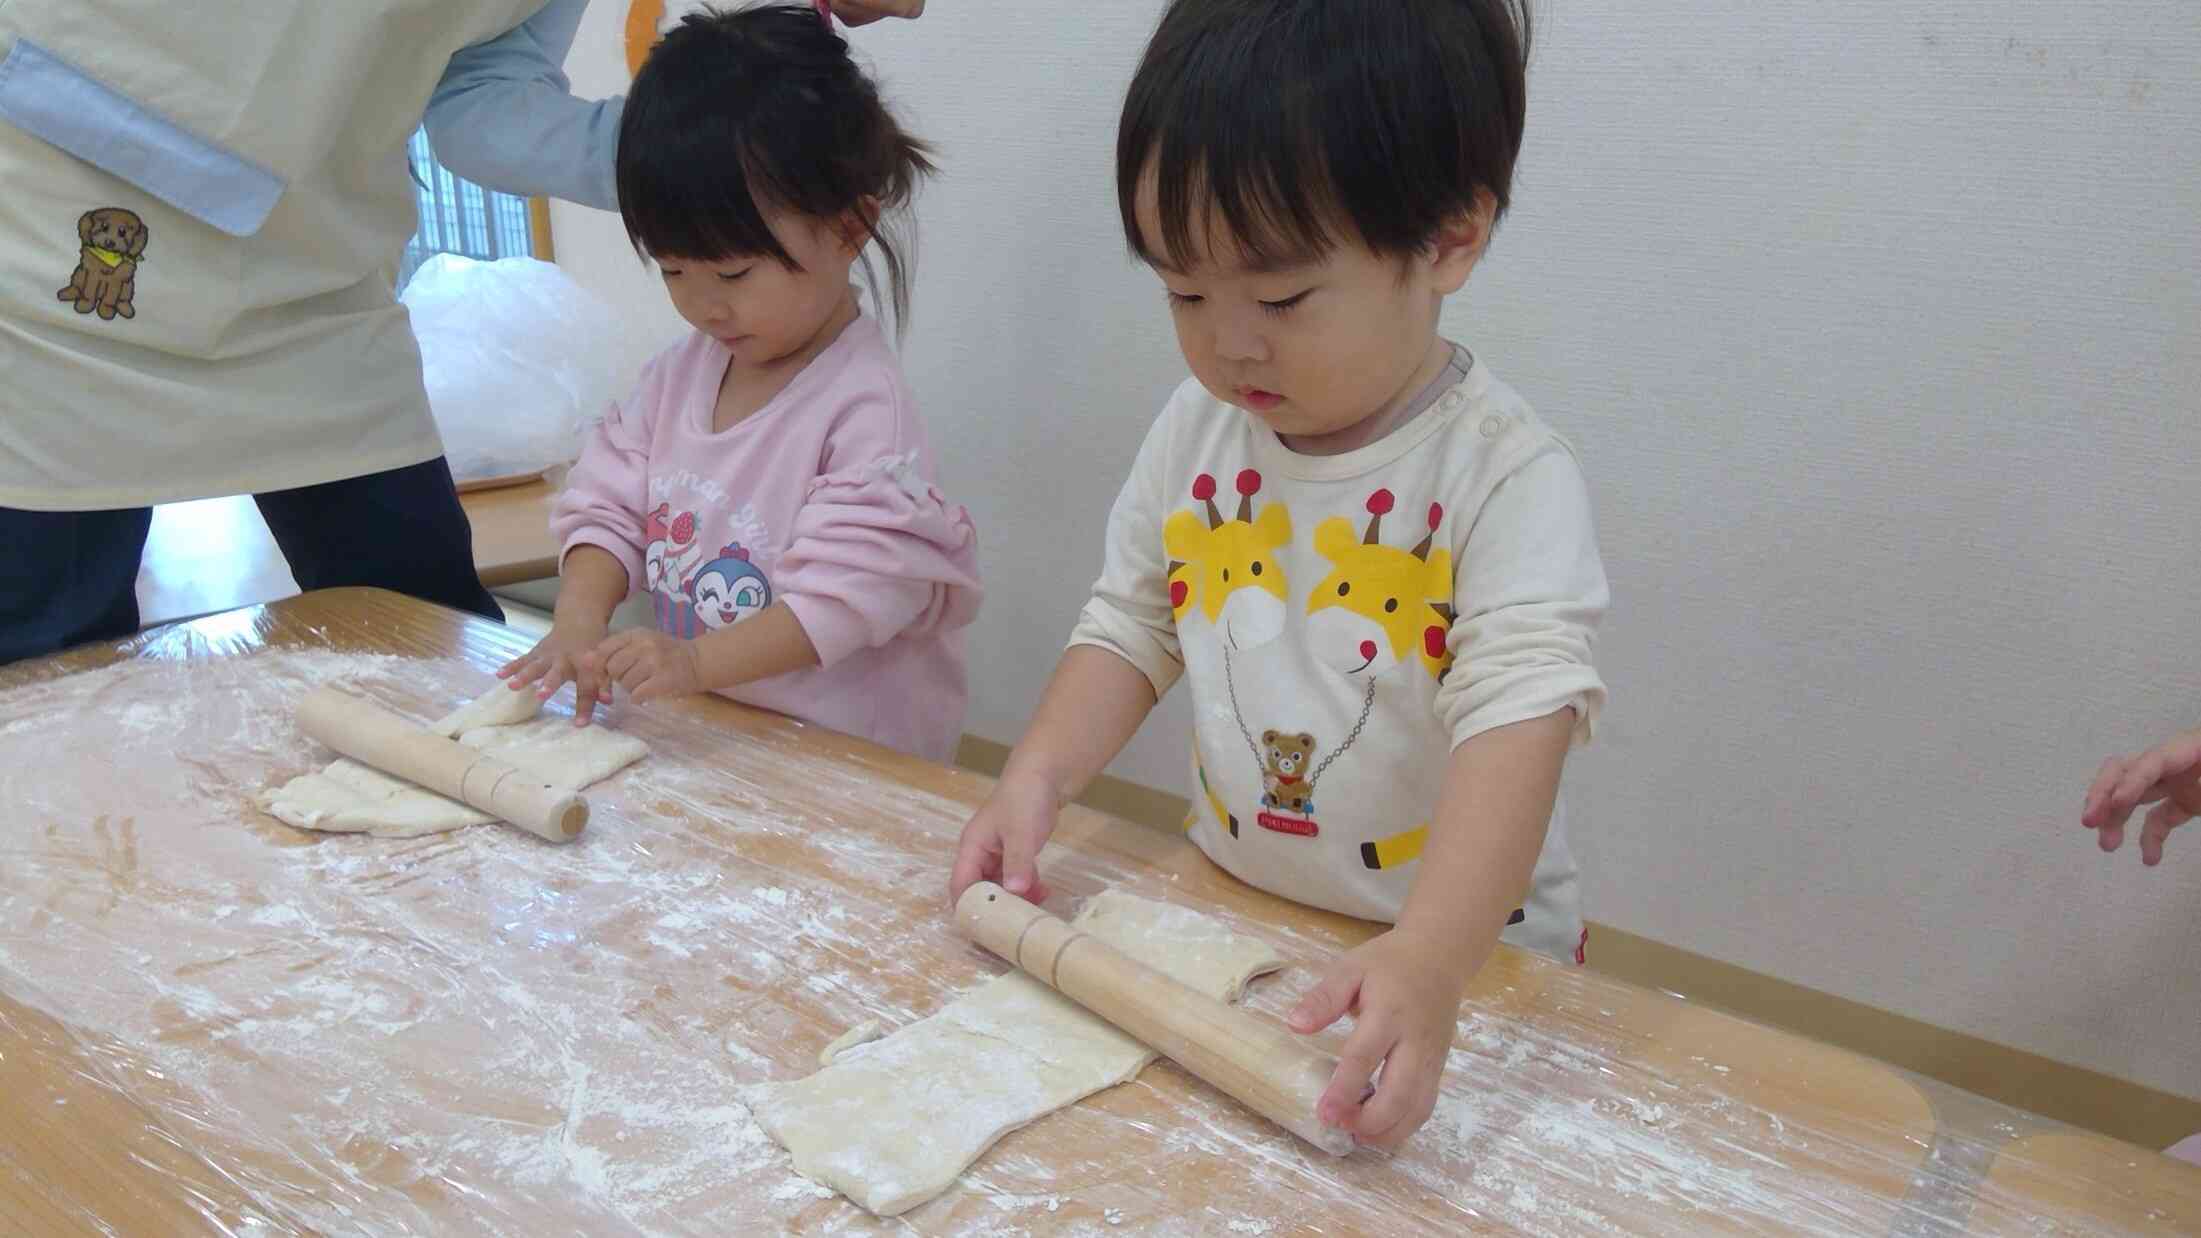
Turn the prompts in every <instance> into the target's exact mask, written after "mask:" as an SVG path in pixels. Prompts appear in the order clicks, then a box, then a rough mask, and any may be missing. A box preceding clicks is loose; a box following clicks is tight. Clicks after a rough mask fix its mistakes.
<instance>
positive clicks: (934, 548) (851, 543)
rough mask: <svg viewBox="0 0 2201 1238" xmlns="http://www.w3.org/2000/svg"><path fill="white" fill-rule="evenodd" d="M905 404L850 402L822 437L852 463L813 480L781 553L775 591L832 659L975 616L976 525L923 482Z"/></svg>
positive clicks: (828, 661) (834, 455) (834, 458)
mask: <svg viewBox="0 0 2201 1238" xmlns="http://www.w3.org/2000/svg"><path fill="white" fill-rule="evenodd" d="M900 419H901V418H900V416H899V411H898V410H896V409H894V408H892V407H891V406H883V405H874V406H872V407H868V408H860V409H855V410H851V412H850V414H849V415H848V416H846V417H844V419H843V421H842V424H841V427H840V431H839V433H838V434H836V435H835V437H834V439H833V440H832V441H830V442H829V443H828V444H827V450H828V460H829V462H834V463H837V462H844V461H845V462H847V463H848V465H849V467H846V468H842V469H839V470H838V471H835V472H831V473H828V474H826V475H825V476H822V477H819V478H817V479H816V480H815V481H812V482H811V483H810V485H809V487H808V490H807V492H806V494H805V495H804V500H803V505H802V509H801V510H800V511H799V512H797V513H796V516H795V526H794V532H793V535H792V537H791V539H790V540H789V543H788V546H787V550H786V552H785V553H784V554H782V555H781V557H780V565H779V587H780V596H781V598H782V600H784V601H785V602H786V603H787V604H788V606H789V607H790V608H791V609H793V610H794V612H795V617H796V618H798V619H800V620H801V621H802V626H803V631H804V632H805V633H807V634H808V635H809V637H810V642H811V644H812V645H814V646H816V648H817V650H818V656H819V658H820V659H821V660H822V661H823V662H824V664H825V665H827V666H831V665H833V664H834V663H836V662H839V661H841V660H842V659H843V658H845V657H847V656H848V655H849V654H850V653H852V652H854V651H855V650H857V649H864V648H877V647H879V646H881V645H884V644H886V643H887V642H888V641H891V640H893V639H894V638H896V637H898V636H901V635H904V634H905V633H906V634H909V635H912V636H921V635H930V634H934V633H938V632H947V631H953V630H955V629H957V628H961V627H964V626H966V625H968V624H969V623H970V622H971V620H973V619H975V618H977V617H978V605H979V600H980V598H981V596H982V590H981V588H980V586H979V583H978V533H977V530H976V529H974V528H972V527H971V520H970V514H969V513H968V512H966V511H964V510H963V509H962V508H961V507H951V506H950V505H949V504H948V502H947V500H946V498H945V497H944V496H943V495H942V494H941V493H940V488H939V487H938V486H935V485H933V484H931V483H930V482H928V481H926V480H925V478H924V474H923V473H922V472H921V471H920V465H919V461H918V458H917V455H918V453H917V452H916V451H914V450H898V449H901V448H903V446H904V441H905V440H906V439H907V438H908V436H907V435H906V434H905V433H904V432H903V431H902V429H901V427H900V426H899V424H898V422H899V421H900Z"/></svg>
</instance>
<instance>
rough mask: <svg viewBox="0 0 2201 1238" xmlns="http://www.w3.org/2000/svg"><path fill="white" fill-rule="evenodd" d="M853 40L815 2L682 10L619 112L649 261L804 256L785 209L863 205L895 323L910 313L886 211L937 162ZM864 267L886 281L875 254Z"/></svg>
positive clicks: (640, 246) (635, 213) (820, 210)
mask: <svg viewBox="0 0 2201 1238" xmlns="http://www.w3.org/2000/svg"><path fill="white" fill-rule="evenodd" d="M930 153H931V148H930V147H929V146H927V145H926V144H925V143H924V142H922V141H920V140H918V139H917V138H914V137H912V136H910V135H909V134H908V133H906V132H904V131H903V129H902V126H901V124H900V122H898V121H896V120H895V118H894V114H893V113H892V112H890V111H888V110H887V107H886V104H885V103H884V102H882V101H881V100H880V98H879V88H878V86H877V85H876V84H874V83H873V82H872V80H871V79H870V78H869V77H868V76H866V75H865V73H864V71H863V70H862V69H860V68H858V67H857V65H856V62H855V61H854V60H852V59H851V58H850V57H849V52H848V43H847V41H846V40H844V39H842V38H841V36H840V34H839V33H838V32H836V31H835V30H834V29H833V28H832V27H830V26H829V25H827V24H826V23H825V21H824V20H823V19H821V18H820V17H819V15H818V11H817V10H816V9H815V8H812V7H811V6H810V5H808V4H767V5H761V6H758V7H754V8H747V9H741V10H736V11H726V10H715V9H707V10H704V11H702V12H698V13H693V14H690V15H689V16H687V17H685V18H683V19H682V20H681V22H680V24H679V25H678V26H676V27H675V28H673V29H672V30H671V31H669V32H668V33H667V34H666V35H665V37H664V40H663V41H661V42H660V43H658V45H657V46H656V48H654V49H653V50H652V51H651V52H650V55H649V59H648V60H647V61H646V62H644V64H643V65H642V71H641V72H640V73H637V74H636V75H635V78H634V86H633V89H632V90H630V91H629V92H628V94H627V104H626V114H625V116H624V117H623V118H622V119H621V121H620V122H619V156H618V185H619V214H620V215H621V216H622V217H623V218H624V219H625V220H626V225H627V237H628V239H629V240H631V241H632V242H633V243H634V247H635V250H636V252H638V253H640V254H642V255H643V256H644V257H646V258H649V257H664V258H687V259H692V260H695V261H699V262H718V261H723V260H725V259H728V258H735V257H745V256H750V255H757V256H761V257H767V258H773V259H776V260H778V261H779V262H780V263H782V264H784V265H786V266H788V267H790V268H792V267H795V265H796V264H795V260H794V258H793V256H792V255H790V254H789V253H788V252H787V250H786V249H785V247H783V246H782V245H781V244H780V243H779V240H778V239H777V238H775V237H774V236H773V235H772V229H771V228H770V227H769V226H767V225H766V223H765V218H764V210H765V209H766V208H768V207H773V206H777V207H779V208H781V209H784V210H789V211H793V212H796V213H797V214H802V215H808V216H811V217H813V218H817V219H835V218H839V217H842V216H845V215H851V214H852V215H854V216H856V217H857V218H858V219H860V220H862V222H863V226H864V228H865V229H866V230H867V231H868V232H869V233H870V234H871V239H872V240H873V242H874V243H876V244H877V245H878V247H879V253H880V255H881V256H882V257H883V258H885V260H886V268H887V283H888V287H889V289H890V290H891V297H892V304H893V307H894V320H895V323H896V325H897V326H899V325H900V324H902V323H905V322H907V321H908V319H909V283H910V264H909V261H908V260H907V259H906V258H905V257H904V252H903V251H904V249H905V247H906V246H907V244H908V241H907V239H906V238H898V237H896V236H893V235H890V231H891V230H890V229H889V228H888V227H887V225H886V220H887V219H888V217H890V216H893V215H895V214H896V213H898V212H899V211H900V210H901V209H902V208H904V207H906V206H908V204H909V201H910V199H911V198H912V197H913V196H914V195H915V193H916V190H917V182H918V181H919V179H920V178H922V177H924V176H925V175H927V174H929V173H930V172H932V170H933V164H932V160H931V159H930V158H929V155H930ZM864 275H865V278H866V279H867V281H869V282H871V284H872V293H873V297H874V299H875V300H876V299H877V295H878V286H877V281H876V279H874V278H873V276H872V271H871V264H870V260H869V259H868V258H867V259H866V260H865V262H864Z"/></svg>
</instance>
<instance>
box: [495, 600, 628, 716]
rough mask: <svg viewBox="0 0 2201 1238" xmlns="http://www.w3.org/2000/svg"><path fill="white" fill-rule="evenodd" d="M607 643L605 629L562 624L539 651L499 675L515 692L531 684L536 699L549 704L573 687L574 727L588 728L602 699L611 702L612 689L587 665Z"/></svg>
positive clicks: (525, 655)
mask: <svg viewBox="0 0 2201 1238" xmlns="http://www.w3.org/2000/svg"><path fill="white" fill-rule="evenodd" d="M603 639H604V632H603V629H602V628H601V627H599V628H596V629H594V630H591V629H589V628H588V627H587V626H585V625H582V624H558V625H555V626H553V627H552V628H551V629H550V631H549V633H548V634H546V635H545V636H544V637H543V638H542V639H541V640H539V641H537V642H535V647H534V648H533V649H530V650H528V651H527V652H526V653H523V654H521V655H520V656H519V657H516V658H514V659H512V660H511V661H510V662H507V663H505V664H504V665H503V666H500V667H498V668H497V675H498V677H499V678H501V679H503V680H504V681H505V683H506V684H507V685H509V686H510V687H511V689H512V690H513V691H515V692H518V691H521V690H523V689H525V688H527V687H528V685H530V684H534V685H536V686H535V695H536V696H537V697H538V698H540V699H542V700H546V701H547V700H549V699H550V698H551V697H552V696H554V695H556V694H557V691H558V689H559V688H561V687H563V686H565V684H566V683H567V682H568V681H570V682H571V683H572V684H573V723H574V725H575V726H586V725H588V720H589V718H590V716H591V715H593V714H594V713H595V712H596V702H597V701H598V700H599V699H603V700H609V698H610V695H611V685H610V684H609V683H607V682H606V681H605V680H604V679H603V677H602V674H601V672H600V671H599V670H598V669H597V668H594V667H591V666H589V665H588V664H587V661H586V659H587V656H588V653H589V651H590V650H592V649H594V648H596V646H597V644H598V643H600V642H601V641H602V640H603Z"/></svg>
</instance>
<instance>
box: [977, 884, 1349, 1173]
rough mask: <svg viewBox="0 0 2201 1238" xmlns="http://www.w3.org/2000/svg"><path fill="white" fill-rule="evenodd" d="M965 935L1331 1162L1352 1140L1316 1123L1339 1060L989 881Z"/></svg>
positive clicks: (981, 889) (979, 886)
mask: <svg viewBox="0 0 2201 1238" xmlns="http://www.w3.org/2000/svg"><path fill="white" fill-rule="evenodd" d="M955 922H956V924H957V925H958V926H959V927H961V928H962V930H963V933H964V935H965V936H967V937H969V938H970V939H971V940H973V941H975V942H977V943H978V944H980V945H982V946H984V947H986V948H987V949H988V950H991V951H993V952H994V953H995V954H998V955H1000V956H1001V957H1002V958H1004V959H1007V960H1008V961H1009V962H1011V963H1014V964H1016V965H1017V966H1018V967H1021V968H1023V969H1024V970H1025V972H1027V973H1028V974H1030V975H1031V976H1033V977H1034V978H1036V979H1038V980H1039V981H1040V982H1041V983H1043V984H1045V985H1047V986H1048V987H1049V988H1052V989H1054V990H1055V991H1056V992H1059V993H1061V994H1062V995H1063V996H1065V997H1067V998H1069V999H1071V1000H1072V1001H1075V1002H1076V1003H1078V1004H1079V1005H1080V1006H1083V1007H1085V1008H1086V1009H1087V1010H1090V1011H1092V1012H1093V1013H1094V1014H1097V1015H1099V1016H1100V1017H1101V1018H1103V1019H1106V1020H1108V1021H1109V1022H1110V1023H1113V1024H1115V1025H1116V1026H1117V1027H1120V1028H1122V1029H1123V1030H1124V1031H1126V1032H1128V1033H1130V1034H1131V1035H1133V1036H1136V1037H1138V1038H1139V1040H1140V1041H1142V1042H1144V1043H1145V1044H1146V1045H1147V1046H1148V1047H1150V1048H1152V1049H1154V1050H1155V1051H1156V1052H1158V1053H1160V1054H1161V1055H1162V1056H1164V1057H1166V1058H1168V1059H1169V1060H1171V1061H1173V1062H1175V1063H1177V1064H1178V1065H1179V1066H1182V1067H1184V1068H1185V1069H1186V1070H1189V1071H1191V1072H1192V1073H1193V1074H1195V1075H1198V1076H1199V1077H1200V1078H1202V1079H1205V1080H1207V1081H1208V1082H1209V1083H1211V1084H1214V1085H1215V1086H1216V1087H1217V1088H1220V1089H1221V1090H1222V1091H1224V1092H1225V1093H1227V1094H1229V1095H1230V1096H1231V1097H1232V1098H1233V1099H1235V1100H1237V1101H1238V1102H1239V1103H1240V1104H1242V1105H1244V1106H1246V1107H1247V1108H1248V1109H1251V1110H1253V1111H1254V1112H1255V1113H1258V1114H1260V1115H1261V1116H1262V1117H1264V1118H1267V1119H1268V1120H1269V1121H1271V1122H1274V1123H1276V1124H1277V1125H1278V1126H1281V1127H1283V1128H1284V1129H1285V1130H1288V1131H1290V1132H1291V1133H1293V1134H1294V1135H1297V1136H1299V1137H1300V1138H1301V1139H1304V1140H1306V1141H1307V1142H1308V1143H1311V1144H1313V1145H1314V1146H1316V1147H1318V1148H1320V1149H1322V1150H1323V1151H1324V1152H1327V1153H1329V1154H1330V1155H1332V1156H1343V1155H1345V1154H1346V1153H1348V1152H1351V1151H1352V1150H1353V1137H1352V1136H1351V1135H1350V1134H1347V1133H1346V1132H1344V1131H1342V1130H1339V1129H1338V1128H1336V1127H1334V1126H1331V1125H1329V1124H1327V1123H1325V1122H1324V1121H1322V1119H1320V1118H1318V1117H1316V1116H1315V1102H1316V1101H1317V1100H1319V1099H1321V1097H1322V1092H1323V1089H1324V1088H1327V1087H1328V1086H1329V1084H1330V1076H1331V1075H1332V1074H1334V1073H1336V1071H1337V1059H1336V1058H1334V1057H1331V1056H1330V1055H1329V1054H1327V1053H1324V1052H1322V1051H1321V1050H1319V1049H1317V1048H1315V1047H1314V1046H1313V1045H1310V1044H1308V1043H1307V1042H1306V1041H1305V1040H1304V1039H1302V1038H1301V1037H1299V1036H1296V1035H1294V1034H1293V1033H1291V1032H1289V1031H1287V1030H1285V1029H1284V1028H1281V1027H1278V1026H1277V1025H1275V1024H1273V1023H1270V1022H1267V1021H1266V1020H1263V1019H1258V1018H1255V1017H1254V1016H1253V1015H1251V1014H1249V1013H1247V1012H1246V1011H1243V1010H1240V1009H1238V1008H1236V1007H1234V1006H1231V1005H1229V1004H1228V1003H1225V1002H1219V1001H1217V1000H1215V999H1214V998H1212V997H1209V996H1208V995H1207V994H1205V993H1202V992H1200V991H1199V990H1197V989H1193V988H1190V987H1188V986H1186V985H1184V984H1181V983H1179V982H1178V981H1176V980H1174V979H1172V978H1170V977H1169V976H1166V975H1163V974H1162V973H1161V972H1158V971H1156V970H1154V969H1153V968H1151V967H1148V966H1147V965H1146V964H1144V963H1141V962H1139V961H1138V960H1137V959H1134V958H1132V957H1131V956H1129V955H1127V954H1125V953H1123V952H1122V951H1120V950H1118V949H1116V948H1115V947H1114V946H1111V945H1109V944H1108V943H1107V942H1105V941H1102V940H1101V939H1099V938H1097V937H1095V936H1093V935H1092V934H1090V933H1086V932H1083V931H1081V930H1079V929H1076V928H1073V927H1071V926H1070V925H1068V924H1066V923H1064V922H1063V921H1062V920H1061V919H1059V918H1057V917H1055V916H1053V915H1050V914H1048V913H1047V912H1045V911H1042V910H1040V909H1039V908H1038V907H1035V906H1033V905H1032V904H1030V903H1028V902H1026V901H1024V900H1023V899H1021V898H1018V897H1017V896H1015V895H1013V894H1011V893H1009V892H1008V891H1006V890H1004V889H1002V888H1001V887H1000V886H998V885H995V884H994V883H993V882H990V881H981V882H979V883H978V884H977V885H974V886H972V887H971V888H969V889H968V890H965V891H963V897H962V898H960V899H958V900H957V901H956V904H955Z"/></svg>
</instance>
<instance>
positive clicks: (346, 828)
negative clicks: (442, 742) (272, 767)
mask: <svg viewBox="0 0 2201 1238" xmlns="http://www.w3.org/2000/svg"><path fill="white" fill-rule="evenodd" d="M260 806H261V807H263V808H265V809H267V810H268V812H269V813H270V814H272V815H273V816H274V817H275V818H276V819H277V820H280V821H284V822H288V823H289V824H291V825H295V826H297V827H298V828H299V829H302V830H321V831H323V832H325V833H330V834H372V835H374V836H375V837H377V838H418V837H420V836H421V835H423V834H441V833H443V832H444V831H445V830H455V829H459V828H461V827H463V826H469V825H480V824H482V823H483V822H486V821H488V820H490V817H489V816H488V814H486V813H482V812H477V811H475V810H474V809H472V808H469V807H467V806H466V805H464V804H461V803H459V802H458V801H457V800H448V799H445V798H443V797H442V796H440V795H435V794H432V793H430V792H427V791H423V790H421V789H420V788H419V787H416V786H414V785H413V784H412V783H409V782H406V781H404V780H403V779H399V778H392V777H390V776H389V775H388V774H385V773H383V772H382V771H381V770H378V769H375V768H374V767H373V766H369V765H361V764H360V763H359V762H357V761H354V760H352V759H351V758H350V757H343V758H339V759H338V760H337V761H336V762H335V763H333V764H331V765H330V766H329V767H328V768H327V769H323V770H317V771H315V772H313V773H311V774H306V775H303V776H302V777H298V778H293V779H291V780H290V781H289V782H287V783H284V784H283V785H282V786H280V787H277V788H275V789H274V790H272V791H269V792H267V793H266V794H265V795H263V796H261V797H260Z"/></svg>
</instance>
